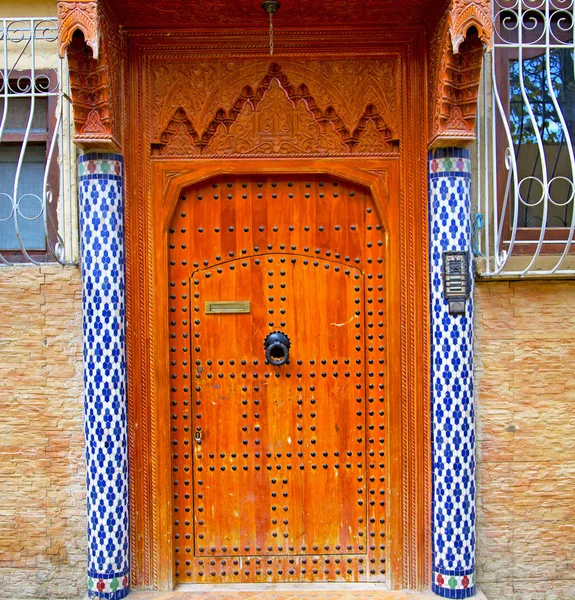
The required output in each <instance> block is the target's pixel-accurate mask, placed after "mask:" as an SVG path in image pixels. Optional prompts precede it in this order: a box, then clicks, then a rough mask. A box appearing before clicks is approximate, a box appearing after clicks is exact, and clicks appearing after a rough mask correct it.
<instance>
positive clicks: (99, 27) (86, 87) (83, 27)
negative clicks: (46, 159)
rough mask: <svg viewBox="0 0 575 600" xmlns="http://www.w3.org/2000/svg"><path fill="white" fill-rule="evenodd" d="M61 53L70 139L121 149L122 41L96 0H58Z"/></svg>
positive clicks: (91, 144) (114, 24)
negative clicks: (67, 82) (68, 99)
mask: <svg viewBox="0 0 575 600" xmlns="http://www.w3.org/2000/svg"><path fill="white" fill-rule="evenodd" d="M58 19H59V24H58V33H59V52H60V56H62V57H64V56H65V55H66V54H67V56H68V68H69V72H70V89H71V95H72V106H73V111H74V129H75V136H74V141H75V143H76V144H77V145H78V146H80V147H83V148H89V147H97V148H98V149H108V150H112V151H117V150H119V149H120V148H121V101H122V93H121V83H122V69H123V61H124V54H125V40H124V37H123V34H122V33H121V30H120V27H119V25H118V23H117V22H116V21H115V18H114V16H113V15H112V14H111V13H110V12H109V11H108V10H107V8H106V7H105V6H104V5H103V4H102V3H101V2H93V1H82V0H79V1H77V2H62V1H61V2H58Z"/></svg>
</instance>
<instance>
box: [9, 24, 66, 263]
mask: <svg viewBox="0 0 575 600" xmlns="http://www.w3.org/2000/svg"><path fill="white" fill-rule="evenodd" d="M57 45H58V24H57V19H55V18H54V19H13V20H10V19H4V20H3V21H2V23H1V24H0V56H1V57H2V58H0V61H1V62H2V64H1V65H0V265H1V264H12V263H14V262H34V263H41V262H48V261H53V260H58V261H59V262H62V263H74V262H76V260H77V239H78V233H77V207H76V198H75V180H76V174H75V150H74V147H73V145H72V143H71V139H72V119H71V108H70V105H69V102H68V101H67V99H66V94H65V93H64V91H65V90H64V89H63V88H64V86H65V85H66V81H65V80H64V81H63V79H62V77H65V75H66V68H67V67H66V66H65V65H64V64H63V62H62V61H61V60H60V59H59V57H58V54H57Z"/></svg>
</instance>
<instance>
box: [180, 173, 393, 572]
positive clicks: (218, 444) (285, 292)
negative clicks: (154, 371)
mask: <svg viewBox="0 0 575 600" xmlns="http://www.w3.org/2000/svg"><path fill="white" fill-rule="evenodd" d="M383 240H384V236H383V231H382V228H381V224H380V223H379V221H378V218H377V216H376V214H375V211H374V207H373V203H372V199H371V197H370V195H369V193H368V192H367V191H366V190H364V189H362V188H360V187H359V186H353V185H350V184H347V183H345V182H344V181H341V180H337V179H334V178H329V179H327V178H325V177H319V176H311V177H310V176H309V175H308V176H306V177H305V178H303V177H297V176H295V175H294V176H292V177H288V176H278V177H275V178H273V179H270V178H263V177H262V178H257V177H244V178H228V179H220V180H217V181H216V180H214V181H209V182H207V183H204V184H203V185H201V186H196V187H192V188H189V189H188V190H186V191H185V192H184V193H183V194H182V196H181V199H180V201H179V203H178V206H177V209H176V213H175V215H174V217H173V220H172V226H171V229H170V235H169V248H170V265H169V267H170V268H169V272H170V284H169V285H170V291H169V295H170V308H169V310H170V330H171V334H170V335H171V348H170V355H171V381H172V388H171V391H172V409H173V414H172V421H173V425H172V447H173V472H174V479H173V488H174V549H175V565H176V573H177V577H178V580H179V581H181V582H186V581H189V582H210V583H215V582H251V581H261V582H265V581H268V582H277V581H338V580H340V581H362V580H367V579H368V578H369V574H370V573H371V575H375V577H372V579H377V577H378V576H380V575H381V573H382V572H384V570H383V569H381V566H380V565H381V564H382V563H384V561H385V559H381V558H380V557H381V556H383V554H384V549H385V545H384V544H383V542H384V540H381V539H380V540H377V545H376V540H374V538H376V537H379V538H382V537H383V535H382V534H383V531H384V529H385V526H384V524H385V501H384V499H383V495H384V493H385V489H384V486H385V476H384V470H385V463H384V455H385V453H384V444H385V441H384V437H383V429H384V426H383V423H384V410H383V403H384V401H385V397H384V390H385V384H384V382H385V378H386V373H385V363H386V361H385V358H384V357H385V312H384V285H385V282H384V256H383V248H384V243H383ZM272 332H283V333H284V334H285V335H286V336H287V337H288V338H289V360H288V361H287V362H286V363H285V364H282V365H279V366H277V365H274V364H271V363H270V362H269V361H267V360H266V354H265V348H264V342H265V340H266V338H267V336H268V335H269V334H270V333H272ZM376 405H379V406H380V409H379V410H375V406H376ZM376 497H377V500H376ZM376 557H377V559H376ZM376 560H377V562H380V565H377V567H378V568H377V569H376V568H375V563H376ZM370 563H371V565H372V566H371V568H370Z"/></svg>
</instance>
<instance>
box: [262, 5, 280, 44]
mask: <svg viewBox="0 0 575 600" xmlns="http://www.w3.org/2000/svg"><path fill="white" fill-rule="evenodd" d="M261 7H262V8H263V9H264V10H265V11H266V12H267V13H268V15H269V16H270V56H272V55H273V53H274V14H275V13H276V12H277V11H278V10H279V8H280V7H281V4H280V3H279V2H278V0H264V2H262V4H261Z"/></svg>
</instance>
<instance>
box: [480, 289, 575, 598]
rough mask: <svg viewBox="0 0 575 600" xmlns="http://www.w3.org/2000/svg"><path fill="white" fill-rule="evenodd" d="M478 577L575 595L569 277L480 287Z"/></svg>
mask: <svg viewBox="0 0 575 600" xmlns="http://www.w3.org/2000/svg"><path fill="white" fill-rule="evenodd" d="M476 299H477V304H476V338H475V340H476V343H475V346H476V371H475V372H476V398H477V402H476V406H477V417H478V418H477V423H478V553H477V560H478V580H479V585H480V587H481V588H482V589H483V591H484V592H485V593H486V595H487V598H488V599H489V600H559V599H560V600H568V599H569V600H572V599H573V598H575V374H574V371H575V311H574V310H573V309H574V307H575V282H543V283H542V282H537V281H531V282H496V283H480V284H478V285H477V288H476Z"/></svg>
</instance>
